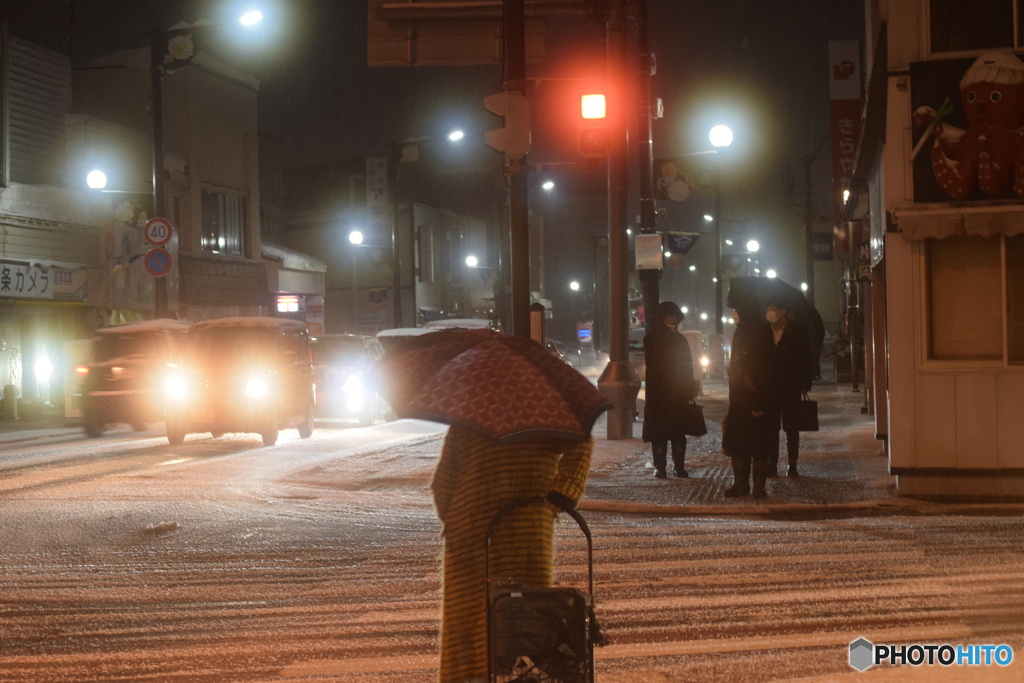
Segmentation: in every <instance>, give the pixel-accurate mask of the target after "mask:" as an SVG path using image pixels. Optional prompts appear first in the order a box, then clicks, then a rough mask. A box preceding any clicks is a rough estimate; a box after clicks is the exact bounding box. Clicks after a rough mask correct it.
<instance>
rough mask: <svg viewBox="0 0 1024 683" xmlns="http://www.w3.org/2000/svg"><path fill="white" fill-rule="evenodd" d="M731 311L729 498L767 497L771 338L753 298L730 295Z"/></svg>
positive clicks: (726, 427) (725, 443)
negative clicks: (749, 494) (733, 329)
mask: <svg viewBox="0 0 1024 683" xmlns="http://www.w3.org/2000/svg"><path fill="white" fill-rule="evenodd" d="M726 303H727V304H728V305H729V307H731V308H732V309H733V318H734V319H735V320H736V322H737V324H736V331H735V332H734V333H733V338H732V351H731V353H730V358H729V409H728V411H727V413H726V417H725V421H724V422H723V425H722V450H723V451H724V452H725V453H726V454H727V455H728V456H729V457H730V459H731V460H732V472H733V484H732V486H730V487H729V488H727V489H726V490H725V496H726V497H727V498H734V497H737V496H745V495H747V494H748V493H750V492H751V488H750V479H751V473H753V479H754V488H753V494H754V497H756V498H764V497H765V496H767V495H768V492H767V490H766V488H765V483H766V480H767V475H768V454H769V443H768V436H769V435H770V434H771V433H772V432H770V429H769V426H770V425H769V422H768V420H769V418H768V407H769V406H768V399H769V397H768V392H767V388H768V377H769V375H770V373H771V366H770V363H771V360H772V358H771V352H772V349H771V332H770V331H769V329H768V326H767V325H766V324H765V323H764V319H763V318H762V317H761V310H760V305H759V304H758V302H757V301H756V300H755V299H753V298H749V299H747V298H742V297H741V296H739V295H734V294H732V293H730V296H729V300H728V301H727V302H726Z"/></svg>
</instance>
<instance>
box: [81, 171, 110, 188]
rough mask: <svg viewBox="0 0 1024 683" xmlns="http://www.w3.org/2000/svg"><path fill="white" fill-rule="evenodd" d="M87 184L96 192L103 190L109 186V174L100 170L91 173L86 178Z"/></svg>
mask: <svg viewBox="0 0 1024 683" xmlns="http://www.w3.org/2000/svg"><path fill="white" fill-rule="evenodd" d="M85 184H86V185H88V186H89V187H90V188H92V189H94V190H102V189H103V188H104V187H106V186H107V174H106V173H104V172H103V171H101V170H99V169H96V170H94V171H89V174H88V175H86V176H85Z"/></svg>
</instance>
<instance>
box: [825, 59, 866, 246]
mask: <svg viewBox="0 0 1024 683" xmlns="http://www.w3.org/2000/svg"><path fill="white" fill-rule="evenodd" d="M828 66H829V97H830V100H831V101H830V110H831V138H832V216H833V235H834V242H835V250H836V252H838V253H842V252H844V251H846V250H848V249H849V247H848V246H847V244H846V230H845V229H844V228H843V219H842V216H843V209H844V203H843V192H844V191H845V190H848V189H849V188H850V181H851V178H852V177H853V167H854V165H855V164H856V163H857V144H858V143H859V142H860V115H861V109H862V103H861V99H860V97H861V80H862V77H861V66H860V43H859V42H858V41H856V40H834V41H830V42H829V44H828Z"/></svg>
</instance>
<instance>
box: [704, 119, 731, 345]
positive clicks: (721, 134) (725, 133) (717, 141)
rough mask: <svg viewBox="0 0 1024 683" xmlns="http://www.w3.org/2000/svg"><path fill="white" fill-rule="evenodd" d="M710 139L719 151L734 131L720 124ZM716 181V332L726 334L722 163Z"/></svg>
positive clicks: (724, 146) (726, 144)
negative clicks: (723, 296) (724, 315)
mask: <svg viewBox="0 0 1024 683" xmlns="http://www.w3.org/2000/svg"><path fill="white" fill-rule="evenodd" d="M708 138H709V139H710V140H711V144H712V145H713V146H714V147H715V148H716V151H717V150H718V149H725V148H726V147H728V146H729V145H731V144H732V130H731V129H730V128H729V127H728V126H725V125H722V124H719V125H717V126H714V127H713V128H712V129H711V132H710V134H709V135H708ZM717 166H718V168H717V176H718V177H717V178H716V179H715V216H714V219H715V332H717V333H718V334H723V333H724V328H723V327H722V162H721V159H719V161H718V164H717Z"/></svg>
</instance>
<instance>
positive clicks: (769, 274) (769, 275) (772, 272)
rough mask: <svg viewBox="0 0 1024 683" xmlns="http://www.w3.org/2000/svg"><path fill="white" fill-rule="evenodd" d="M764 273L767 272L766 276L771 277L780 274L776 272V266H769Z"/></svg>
mask: <svg viewBox="0 0 1024 683" xmlns="http://www.w3.org/2000/svg"><path fill="white" fill-rule="evenodd" d="M764 274H765V277H770V278H773V277H776V276H777V275H778V273H776V272H775V269H774V268H769V269H768V270H766V271H765V273H764Z"/></svg>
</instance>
